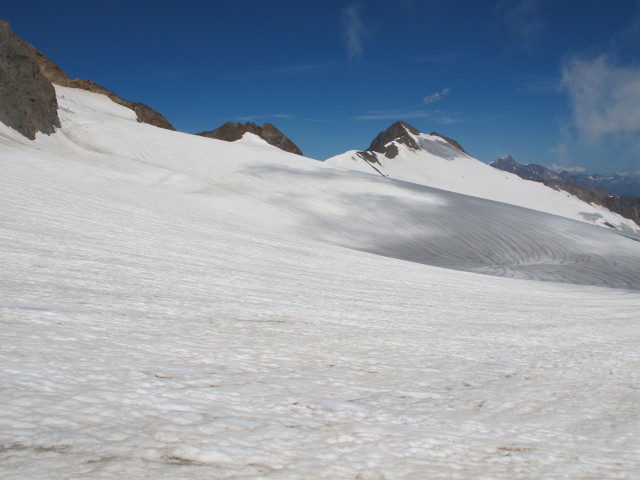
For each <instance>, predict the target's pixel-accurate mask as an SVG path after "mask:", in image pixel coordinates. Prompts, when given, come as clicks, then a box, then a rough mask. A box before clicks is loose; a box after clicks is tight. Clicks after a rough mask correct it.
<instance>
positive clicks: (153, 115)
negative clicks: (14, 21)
mask: <svg viewBox="0 0 640 480" xmlns="http://www.w3.org/2000/svg"><path fill="white" fill-rule="evenodd" d="M3 25H4V26H3ZM5 26H6V27H5ZM5 28H7V29H9V24H8V23H6V22H4V21H2V20H0V30H2V31H4V29H5ZM10 31H11V30H10V29H9V32H10ZM2 35H3V37H2V46H3V47H4V45H5V40H4V33H3V34H2ZM12 35H13V34H12ZM13 39H14V40H15V44H16V45H20V48H21V51H22V52H23V54H24V55H25V56H26V57H27V58H29V59H30V61H31V62H32V64H35V65H37V66H38V67H39V68H38V72H39V75H40V76H41V77H42V78H43V80H44V81H47V83H49V85H51V84H52V83H55V84H56V85H62V86H63V87H72V88H81V89H83V90H88V91H90V92H94V93H101V94H103V95H106V96H108V97H109V98H110V99H111V100H113V101H114V102H115V103H117V104H119V105H122V106H124V107H127V108H130V109H131V110H133V111H134V112H136V115H137V116H138V121H139V122H142V123H148V124H150V125H154V126H156V127H161V128H166V129H167V130H175V128H173V125H171V124H170V123H169V122H168V121H167V119H166V118H165V117H164V116H163V115H161V114H160V113H158V112H157V111H155V110H154V109H152V108H151V107H149V106H147V105H145V104H143V103H137V102H129V101H128V100H124V99H122V98H121V97H119V96H118V95H116V94H115V93H113V92H112V91H110V90H108V89H106V88H104V87H103V86H101V85H98V84H97V83H95V82H94V81H92V80H85V79H80V78H69V76H68V75H67V74H66V73H65V72H64V71H63V70H62V69H61V68H60V67H58V66H57V65H56V64H55V63H53V62H52V61H51V60H49V59H48V58H47V57H45V56H44V55H43V54H42V52H40V51H39V50H38V49H36V48H35V47H34V46H33V45H31V44H29V43H27V42H25V41H24V40H21V39H19V38H18V37H16V36H15V35H14V36H13ZM3 85H4V82H3ZM51 88H52V90H53V87H51ZM53 94H54V98H55V91H54V93H53ZM56 110H57V102H56ZM56 118H57V113H56ZM57 126H59V124H58V125H57Z"/></svg>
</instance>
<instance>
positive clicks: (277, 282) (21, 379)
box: [0, 87, 640, 480]
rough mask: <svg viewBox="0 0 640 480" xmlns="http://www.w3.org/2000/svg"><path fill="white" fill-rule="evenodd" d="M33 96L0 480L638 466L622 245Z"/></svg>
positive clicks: (24, 155)
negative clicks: (35, 124)
mask: <svg viewBox="0 0 640 480" xmlns="http://www.w3.org/2000/svg"><path fill="white" fill-rule="evenodd" d="M56 89H57V91H58V95H59V103H60V113H61V117H62V123H63V128H62V129H60V130H59V131H58V132H56V133H55V134H54V135H51V136H39V137H38V138H37V140H36V141H33V142H32V141H29V140H27V139H24V138H23V137H21V136H20V135H19V134H17V133H16V132H14V131H12V130H10V129H9V128H8V127H5V126H4V125H1V124H0V149H1V150H0V161H1V162H2V169H1V170H0V185H1V187H0V188H1V190H0V192H1V193H0V199H1V201H2V208H1V209H0V222H1V223H0V225H1V226H2V228H1V230H0V252H1V255H2V257H1V258H2V265H3V268H2V270H1V271H0V278H1V280H2V282H1V285H2V287H1V290H0V292H1V296H0V321H1V322H2V329H1V330H0V336H1V345H2V348H1V349H0V388H1V389H2V390H1V393H0V425H1V426H2V428H0V477H1V478H3V479H25V478H43V479H44V478H112V479H121V478H150V479H151V478H153V479H162V478H166V479H174V478H189V479H198V478H201V479H212V478H215V479H241V478H243V479H257V478H265V479H266V478H269V479H302V478H307V479H316V478H317V479H350V480H355V479H361V480H369V479H371V480H374V479H375V480H379V479H383V478H384V479H387V480H391V479H432V478H443V479H444V478H446V479H451V478H465V479H467V478H492V479H513V478H569V479H575V478H585V479H586V478H590V479H593V478H637V475H638V467H639V462H640V410H639V407H638V406H639V405H640V374H639V373H638V372H640V348H638V347H639V345H640V326H639V325H638V312H639V311H640V292H639V290H640V268H639V266H640V242H638V241H637V239H636V238H632V237H630V236H623V235H621V234H619V233H617V232H615V231H613V230H609V229H604V228H600V227H596V226H593V225H589V224H587V223H584V222H577V221H573V220H568V219H566V218H561V217H558V216H554V215H550V214H547V213H541V212H533V211H530V210H526V209H524V208H520V207H516V206H511V205H506V204H503V203H497V202H492V201H490V200H485V199H480V198H475V197H471V196H465V195H459V194H454V193H450V192H445V191H442V190H437V189H434V188H429V187H426V186H420V185H415V184H409V183H405V182H401V181H393V180H389V179H386V178H383V177H380V176H373V175H369V174H365V173H358V172H354V171H351V170H347V169H340V168H332V167H330V166H328V165H324V164H322V163H319V162H315V161H312V160H309V159H305V158H302V157H300V156H296V155H290V154H287V153H284V152H281V151H279V150H276V149H273V148H272V147H270V146H268V145H266V144H263V143H262V142H260V141H258V140H257V139H254V138H246V139H243V141H241V142H235V143H226V142H222V141H217V140H212V139H207V138H201V137H197V136H191V135H186V134H181V133H176V132H169V131H165V130H162V129H158V128H155V127H151V126H148V125H145V124H139V123H137V122H136V121H135V115H131V114H130V113H129V112H130V111H129V110H127V109H125V108H124V107H120V106H118V105H115V104H113V103H112V102H111V101H110V100H108V99H107V98H106V97H103V96H100V95H96V94H92V93H89V92H84V91H79V90H73V89H67V88H62V87H56ZM487 273H488V274H490V275H486V274H487Z"/></svg>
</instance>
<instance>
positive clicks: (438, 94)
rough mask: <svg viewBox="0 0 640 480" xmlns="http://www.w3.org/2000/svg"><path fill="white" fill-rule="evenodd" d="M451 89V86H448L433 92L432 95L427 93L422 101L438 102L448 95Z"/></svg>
mask: <svg viewBox="0 0 640 480" xmlns="http://www.w3.org/2000/svg"><path fill="white" fill-rule="evenodd" d="M450 91H451V87H447V88H444V89H442V90H440V91H439V92H436V93H432V94H431V95H427V96H426V97H424V98H423V99H422V103H424V104H429V103H433V102H437V101H438V100H442V98H443V97H445V96H446V95H448V94H449V92H450Z"/></svg>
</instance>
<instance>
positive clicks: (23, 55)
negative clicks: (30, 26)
mask: <svg viewBox="0 0 640 480" xmlns="http://www.w3.org/2000/svg"><path fill="white" fill-rule="evenodd" d="M0 121H2V122H3V123H4V124H6V125H8V126H10V127H11V128H13V129H15V130H17V131H18V132H20V133H21V134H23V135H24V136H25V137H27V138H30V139H34V138H35V136H36V132H42V133H46V134H51V133H53V132H54V131H55V128H56V127H59V126H60V120H59V118H58V102H57V100H56V92H55V89H54V88H53V85H51V82H50V81H49V80H48V79H47V78H46V76H44V75H43V74H42V71H41V69H40V66H39V64H38V62H37V61H36V59H34V58H33V56H32V55H31V52H30V50H29V49H28V48H27V47H26V46H25V44H24V42H23V41H22V40H20V39H19V38H18V37H16V36H15V35H14V33H13V32H12V31H11V27H10V26H9V24H8V23H7V22H5V21H3V20H0Z"/></svg>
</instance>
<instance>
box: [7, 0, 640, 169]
mask: <svg viewBox="0 0 640 480" xmlns="http://www.w3.org/2000/svg"><path fill="white" fill-rule="evenodd" d="M35 11H38V14H37V15H36V14H34V12H35ZM0 16H1V17H2V18H4V19H6V20H7V21H9V22H10V23H11V25H12V27H13V29H14V31H15V32H16V34H17V35H19V36H20V37H22V38H23V39H25V40H27V41H29V42H30V43H32V44H34V45H35V46H36V47H37V48H38V49H40V50H41V51H42V52H43V53H45V54H46V55H47V56H48V57H49V58H51V59H52V60H53V61H55V62H56V63H57V64H58V65H59V66H60V67H61V68H62V69H64V70H65V71H66V72H67V73H68V74H69V75H70V76H72V77H80V78H90V79H92V80H94V81H96V82H97V83H100V84H102V85H104V86H106V87H107V88H109V89H111V90H113V91H115V92H116V93H118V94H119V95H120V96H122V97H123V98H126V99H128V100H132V101H140V102H143V103H146V104H148V105H150V106H152V107H153V108H155V109H157V110H158V111H160V112H161V113H163V114H164V115H165V116H166V117H167V119H168V120H169V121H170V122H172V123H173V124H174V125H175V127H176V128H177V129H178V130H180V131H184V132H189V133H195V132H199V131H203V130H211V129H213V128H216V127H218V126H219V125H221V124H222V123H224V122H226V121H227V120H235V121H249V120H251V121H255V122H257V123H262V122H271V123H273V124H275V125H276V126H278V127H279V128H280V129H281V130H282V131H283V132H284V133H285V134H287V135H288V136H289V137H290V138H291V139H292V140H293V141H294V142H296V143H297V144H298V145H299V146H300V148H301V149H302V150H303V152H304V153H305V154H306V155H307V156H310V157H312V158H317V159H324V158H327V157H330V156H333V155H336V154H339V153H342V152H343V151H346V150H349V149H364V148H366V147H367V146H368V145H369V143H370V142H371V140H372V139H373V138H374V137H375V135H376V134H377V133H378V132H380V131H381V130H384V129H385V128H386V127H387V126H388V125H390V124H391V123H393V122H394V121H396V120H405V121H407V122H408V123H410V124H412V125H414V126H415V127H417V128H419V129H420V130H422V131H424V132H427V133H428V132H431V131H434V130H435V131H437V132H439V133H441V134H443V135H446V136H449V137H452V138H454V139H456V140H457V141H458V142H460V143H461V144H462V145H463V146H464V147H465V148H466V149H467V151H469V152H470V153H471V154H472V155H474V156H475V157H477V158H478V159H480V160H482V161H486V162H489V161H492V160H494V159H496V158H498V157H499V156H502V155H505V154H511V155H513V156H514V157H515V158H516V160H518V161H520V162H521V163H539V164H543V165H562V166H565V167H571V168H577V169H580V168H584V169H586V170H587V171H590V172H600V173H609V172H615V171H638V170H640V2H639V1H636V0H633V1H630V0H609V1H604V0H602V1H593V0H580V1H577V0H563V1H556V0H496V1H483V0H465V1H463V0H441V1H435V0H433V1H431V0H422V1H420V0H394V1H382V0H356V1H330V0H327V1H322V2H310V1H309V2H307V1H291V0H280V1H278V0H274V1H269V2H266V1H264V0H261V1H259V0H244V1H242V2H235V1H190V0H183V1H180V2H177V1H176V2H163V1H159V0H156V1H147V0H130V1H124V0H123V1H111V2H75V1H56V2H52V1H32V2H18V1H10V2H5V4H4V5H3V7H2V10H1V11H0Z"/></svg>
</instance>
